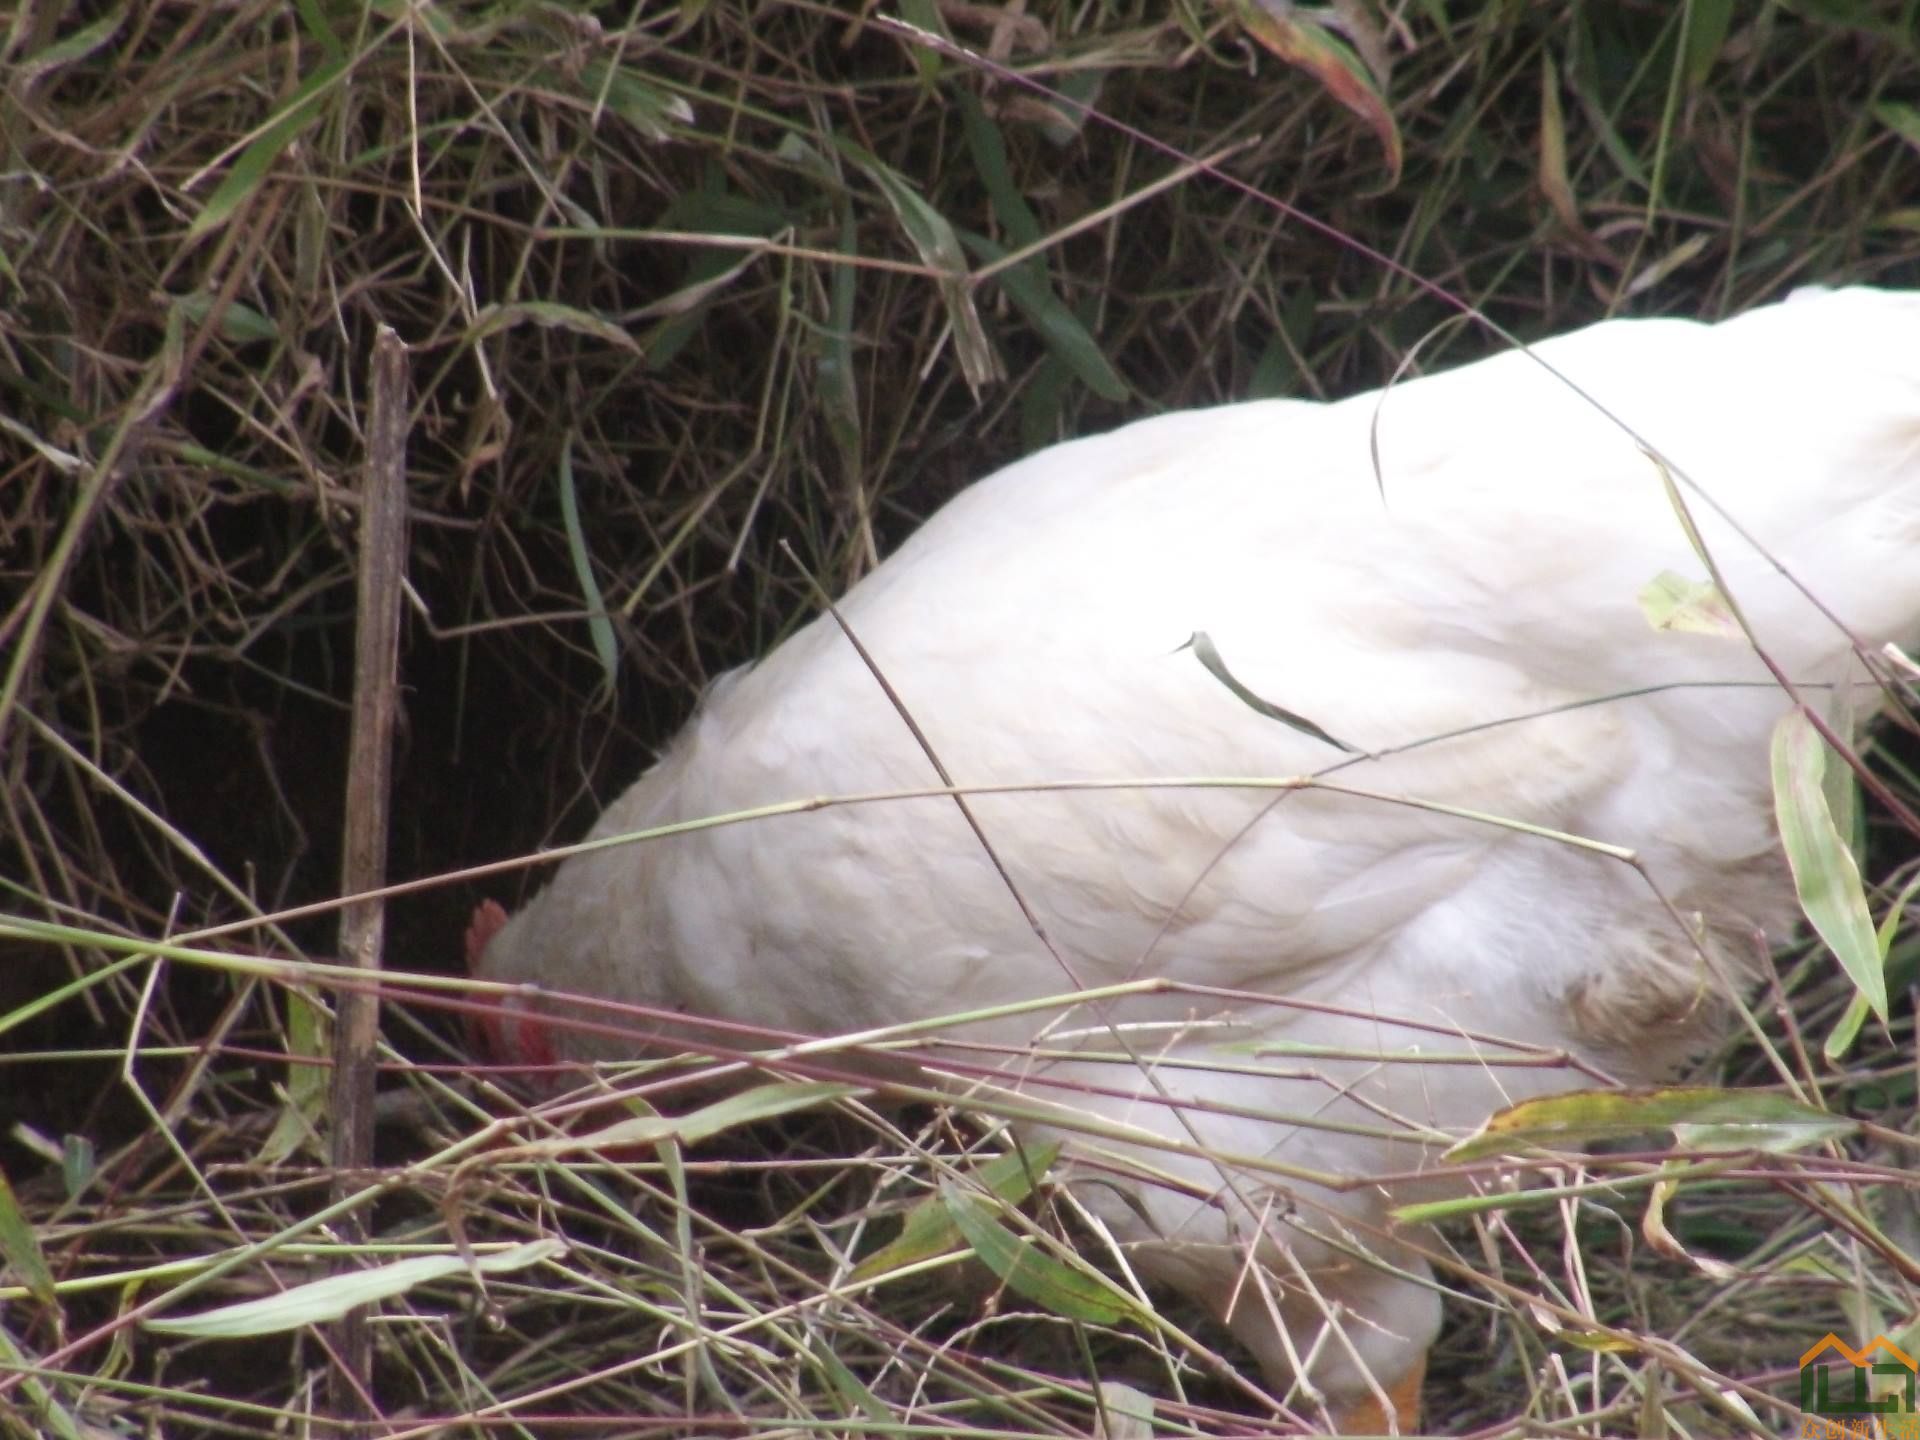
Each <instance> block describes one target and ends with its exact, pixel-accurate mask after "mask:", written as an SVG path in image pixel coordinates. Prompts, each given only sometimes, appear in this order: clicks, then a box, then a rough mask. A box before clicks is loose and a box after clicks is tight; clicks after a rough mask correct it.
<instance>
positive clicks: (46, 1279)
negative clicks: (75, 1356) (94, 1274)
mask: <svg viewBox="0 0 1920 1440" xmlns="http://www.w3.org/2000/svg"><path fill="white" fill-rule="evenodd" d="M0 1260H5V1261H6V1262H7V1266H6V1268H7V1269H9V1270H11V1271H12V1272H13V1273H14V1275H15V1277H16V1278H17V1279H18V1280H19V1282H20V1283H21V1284H22V1285H24V1286H26V1287H27V1291H28V1293H29V1294H31V1295H32V1296H33V1298H34V1299H36V1300H38V1301H39V1302H40V1303H41V1304H42V1305H45V1306H46V1307H47V1308H48V1309H50V1310H51V1309H54V1308H56V1307H57V1306H58V1305H59V1303H60V1301H59V1295H58V1293H57V1292H56V1291H55V1290H54V1288H53V1270H52V1267H50V1266H49V1265H48V1264H47V1257H46V1254H45V1252H43V1251H42V1250H41V1248H40V1237H39V1236H38V1235H37V1234H36V1233H35V1232H34V1228H33V1224H32V1222H31V1221H29V1220H28V1219H27V1216H26V1212H25V1211H23V1210H22V1209H21V1208H20V1202H19V1201H18V1200H16V1199H15V1198H14V1194H13V1187H12V1186H11V1185H9V1184H8V1183H7V1177H6V1175H5V1174H4V1173H0Z"/></svg>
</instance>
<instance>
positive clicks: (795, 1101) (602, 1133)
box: [524, 1080, 863, 1155]
mask: <svg viewBox="0 0 1920 1440" xmlns="http://www.w3.org/2000/svg"><path fill="white" fill-rule="evenodd" d="M861 1093H863V1092H862V1091H861V1089H860V1087H859V1086H857V1085H842V1084H839V1083H837V1082H835V1081H830V1080H784V1081H776V1082H774V1083H773V1084H770V1085H755V1086H754V1087H752V1088H751V1089H748V1090H742V1091H741V1092H740V1093H739V1094H738V1095H729V1096H727V1097H726V1098H725V1099H724V1100H716V1101H714V1102H713V1103H712V1104H711V1105H703V1106H701V1107H700V1108H699V1109H698V1110H692V1111H689V1112H688V1113H687V1114H685V1115H658V1114H647V1115H634V1116H630V1117H629V1118H627V1119H625V1120H616V1121H614V1123H613V1124H611V1125H605V1126H602V1127H601V1128H600V1129H598V1130H594V1131H591V1132H590V1133H588V1134H585V1135H563V1136H558V1137H556V1138H554V1139H552V1140H541V1141H538V1142H536V1143H534V1144H531V1145H528V1146H526V1147H524V1148H525V1150H527V1151H529V1152H531V1153H534V1154H540V1155H564V1154H572V1153H574V1152H577V1151H581V1150H617V1149H620V1148H621V1147H623V1146H628V1145H659V1144H662V1143H664V1142H667V1141H676V1142H678V1143H680V1144H683V1145H697V1144H699V1143H700V1142H701V1141H702V1140H711V1139H712V1138H713V1137H714V1136H715V1135H719V1134H723V1133H724V1132H726V1131H728V1130H737V1129H738V1128H740V1127H741V1126H742V1125H754V1124H758V1123H759V1122H760V1121H762V1120H773V1119H776V1118H778V1117H779V1116H781V1115H790V1114H792V1113H793V1112H794V1111H796V1110H811V1109H813V1108H814V1107H815V1106H818V1105H824V1104H826V1103H828V1102H829V1101H833V1100H841V1099H844V1098H846V1097H847V1096H849V1095H859V1094H861Z"/></svg>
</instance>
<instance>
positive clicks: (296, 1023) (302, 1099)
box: [257, 990, 332, 1166]
mask: <svg viewBox="0 0 1920 1440" xmlns="http://www.w3.org/2000/svg"><path fill="white" fill-rule="evenodd" d="M286 997H287V1084H286V1097H287V1098H286V1103H285V1104H284V1105H282V1106H281V1107H280V1116H279V1118H278V1119H277V1120H276V1121H275V1122H274V1126H273V1133H272V1134H270V1135H268V1136H267V1138H266V1141H265V1143H263V1144H262V1145H261V1147H260V1155H259V1157H258V1161H257V1163H258V1164H260V1165H263V1166H271V1165H278V1164H281V1163H282V1162H284V1161H285V1160H286V1159H287V1158H288V1157H289V1156H290V1155H292V1154H293V1153H294V1152H295V1151H296V1150H298V1149H299V1148H300V1146H301V1145H302V1144H304V1143H306V1142H307V1141H309V1140H311V1139H314V1138H315V1137H317V1136H318V1135H319V1134H320V1131H321V1128H322V1126H321V1119H322V1117H323V1116H324V1115H325V1114H326V1108H327V1092H328V1090H329V1088H330V1085H329V1079H330V1076H331V1074H332V1072H331V1071H330V1070H329V1069H328V1068H327V1060H328V1057H329V1056H330V1055H331V1053H332V1042H331V1040H330V1038H329V1036H328V1028H329V1027H328V1025H327V1020H326V1016H325V1014H324V1012H322V1010H321V1009H320V1007H319V1006H318V1005H316V1004H315V1003H314V1002H313V1001H312V1000H309V999H308V998H307V997H306V996H305V995H302V994H301V993H300V992H299V991H298V990H288V991H287V992H286Z"/></svg>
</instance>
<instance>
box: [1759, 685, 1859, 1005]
mask: <svg viewBox="0 0 1920 1440" xmlns="http://www.w3.org/2000/svg"><path fill="white" fill-rule="evenodd" d="M1826 765H1827V745H1826V742H1825V741H1824V740H1822V739H1821V738H1820V735H1819V732H1817V731H1816V730H1815V729H1814V728H1813V725H1812V722H1810V721H1809V720H1808V719H1807V717H1806V716H1805V715H1803V714H1801V713H1800V712H1799V711H1798V710H1793V711H1789V712H1788V713H1787V714H1785V715H1783V716H1781V717H1780V723H1779V724H1778V725H1776V726H1774V729H1773V810H1774V817H1775V819H1776V820H1777V821H1778V823H1779V826H1780V841H1781V844H1782V845H1783V846H1784V847H1785V848H1786V852H1787V864H1788V865H1789V866H1790V867H1791V868H1792V870H1793V887H1794V889H1795V891H1797V892H1798V894H1799V896H1800V908H1801V909H1802V910H1803V911H1805V912H1806V916H1807V921H1808V923H1809V924H1811V925H1812V926H1813V928H1814V930H1815V932H1816V933H1817V934H1818V935H1819V936H1820V938H1821V939H1822V940H1824V941H1825V942H1826V944H1827V948H1828V949H1829V950H1831V951H1833V954H1834V958H1835V959H1837V960H1838V961H1839V962H1840V967H1841V968H1842V969H1843V970H1845V971H1846V972H1847V975H1848V977H1849V978H1850V979H1852V981H1853V983H1854V986H1855V988H1856V989H1857V990H1858V991H1859V993H1860V994H1861V996H1862V997H1863V998H1864V999H1865V1000H1866V1002H1867V1004H1868V1005H1869V1006H1870V1007H1871V1008H1872V1010H1873V1013H1874V1014H1875V1015H1877V1016H1879V1017H1880V1021H1881V1023H1882V1024H1885V1023H1886V1019H1887V974H1886V962H1885V958H1884V956H1883V955H1882V954H1881V951H1880V943H1879V937H1878V936H1876V935H1875V933H1874V929H1873V917H1872V915H1870V914H1869V913H1868V911H1867V893H1866V888H1865V887H1864V886H1863V885H1862V884H1861V883H1860V867H1859V866H1858V865H1856V864H1855V863H1854V860H1853V852H1852V851H1851V850H1849V849H1848V848H1847V843H1846V841H1845V840H1844V839H1842V838H1841V835H1840V832H1839V830H1838V829H1836V828H1835V826H1834V823H1833V815H1832V813H1831V812H1830V811H1829V810H1828V808H1827V797H1826V794H1825V792H1824V790H1823V789H1822V786H1821V776H1822V773H1823V772H1824V771H1825V769H1826Z"/></svg>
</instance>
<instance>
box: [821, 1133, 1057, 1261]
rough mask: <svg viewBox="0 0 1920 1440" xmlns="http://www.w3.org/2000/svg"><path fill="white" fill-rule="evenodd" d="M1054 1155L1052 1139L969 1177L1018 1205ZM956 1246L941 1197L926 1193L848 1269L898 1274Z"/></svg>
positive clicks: (957, 1229)
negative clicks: (896, 1228) (894, 1230)
mask: <svg viewBox="0 0 1920 1440" xmlns="http://www.w3.org/2000/svg"><path fill="white" fill-rule="evenodd" d="M1059 1154H1060V1144H1059V1142H1058V1141H1048V1142H1047V1143H1045V1144H1044V1145H1034V1146H1029V1147H1027V1148H1025V1149H1023V1150H1010V1151H1008V1152H1007V1153H1006V1154H1004V1155H1000V1156H996V1157H995V1158H994V1159H992V1160H989V1161H988V1162H987V1163H986V1164H984V1165H982V1166H981V1167H980V1168H979V1170H977V1171H976V1172H974V1174H973V1176H972V1179H973V1180H974V1182H975V1183H976V1184H978V1185H979V1186H980V1188H981V1189H983V1190H985V1191H987V1192H988V1193H989V1194H992V1195H995V1196H998V1197H999V1198H1000V1199H1001V1200H1003V1201H1004V1202H1006V1203H1007V1204H1009V1205H1018V1204H1019V1203H1020V1202H1021V1201H1023V1200H1025V1199H1026V1198H1027V1196H1028V1195H1029V1194H1031V1193H1032V1190H1033V1181H1035V1180H1037V1179H1039V1178H1040V1177H1041V1176H1043V1175H1045V1174H1046V1173H1047V1171H1048V1169H1049V1168H1051V1167H1052V1165H1053V1162H1054V1161H1055V1159H1057V1158H1058V1157H1059ZM962 1243H963V1242H962V1239H961V1235H960V1227H959V1226H958V1225H956V1224H955V1223H954V1220H953V1216H952V1214H951V1213H950V1212H949V1210H948V1208H947V1204H946V1197H945V1196H943V1195H930V1196H928V1197H927V1198H926V1199H925V1200H922V1201H921V1202H920V1203H919V1204H917V1205H915V1206H914V1207H913V1208H912V1209H911V1210H909V1211H908V1212H907V1218H906V1222H905V1223H904V1224H903V1225H902V1226H901V1227H900V1233H899V1234H898V1235H896V1236H895V1237H894V1238H893V1239H892V1240H891V1241H889V1242H888V1243H887V1244H885V1245H883V1246H881V1247H880V1248H879V1249H878V1250H876V1251H874V1252H873V1254H871V1255H869V1256H868V1257H867V1258H866V1259H864V1260H862V1261H861V1262H860V1263H859V1264H858V1265H856V1266H854V1269H853V1278H854V1279H855V1280H871V1279H873V1278H875V1277H876V1276H880V1275H886V1274H889V1273H890V1272H892V1271H895V1270H904V1269H905V1268H906V1267H907V1266H909V1265H917V1264H919V1263H920V1262H921V1261H923V1260H931V1259H933V1258H934V1257H935V1256H939V1255H945V1254H947V1253H948V1252H949V1251H952V1250H957V1249H960V1248H961V1245H962Z"/></svg>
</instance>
